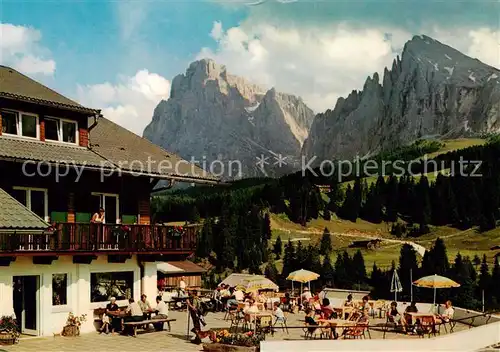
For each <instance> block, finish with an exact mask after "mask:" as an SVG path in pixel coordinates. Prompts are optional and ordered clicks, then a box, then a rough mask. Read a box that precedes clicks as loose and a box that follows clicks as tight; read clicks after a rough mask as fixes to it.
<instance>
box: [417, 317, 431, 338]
mask: <svg viewBox="0 0 500 352" xmlns="http://www.w3.org/2000/svg"><path fill="white" fill-rule="evenodd" d="M416 330H417V334H418V336H419V337H422V338H423V337H424V335H425V334H427V335H428V336H429V338H430V337H431V334H433V335H434V336H436V322H435V320H434V317H421V319H420V323H419V324H418V325H417V326H416Z"/></svg>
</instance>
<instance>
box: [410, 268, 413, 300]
mask: <svg viewBox="0 0 500 352" xmlns="http://www.w3.org/2000/svg"><path fill="white" fill-rule="evenodd" d="M410 299H411V302H413V269H410Z"/></svg>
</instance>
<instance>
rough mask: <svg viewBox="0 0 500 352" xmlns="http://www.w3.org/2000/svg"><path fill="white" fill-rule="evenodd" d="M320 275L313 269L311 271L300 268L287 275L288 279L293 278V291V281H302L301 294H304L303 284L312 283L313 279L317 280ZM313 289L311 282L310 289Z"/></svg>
mask: <svg viewBox="0 0 500 352" xmlns="http://www.w3.org/2000/svg"><path fill="white" fill-rule="evenodd" d="M318 277H319V274H316V273H314V272H312V271H309V270H304V269H300V270H296V271H294V272H291V273H290V275H288V276H287V278H286V279H287V280H291V281H292V291H293V282H294V281H297V282H300V284H301V285H300V291H301V292H300V294H301V295H302V284H304V283H306V282H307V283H310V282H311V281H313V280H316V279H318ZM310 289H311V285H310V284H309V290H310Z"/></svg>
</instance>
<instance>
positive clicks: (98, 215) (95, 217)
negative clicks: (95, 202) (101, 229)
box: [87, 207, 104, 224]
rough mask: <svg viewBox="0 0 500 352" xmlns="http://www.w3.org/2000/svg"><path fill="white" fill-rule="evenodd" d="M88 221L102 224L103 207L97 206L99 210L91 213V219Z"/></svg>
mask: <svg viewBox="0 0 500 352" xmlns="http://www.w3.org/2000/svg"><path fill="white" fill-rule="evenodd" d="M87 219H88V218H87ZM90 222H93V223H98V224H102V223H103V222H104V208H102V207H101V208H99V211H98V212H97V213H94V215H92V219H91V220H90Z"/></svg>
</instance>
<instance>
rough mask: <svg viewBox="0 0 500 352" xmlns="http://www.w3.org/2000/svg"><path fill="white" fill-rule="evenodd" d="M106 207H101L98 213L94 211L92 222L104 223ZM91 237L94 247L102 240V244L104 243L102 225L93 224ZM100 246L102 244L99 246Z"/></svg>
mask: <svg viewBox="0 0 500 352" xmlns="http://www.w3.org/2000/svg"><path fill="white" fill-rule="evenodd" d="M104 215H105V213H104V208H102V207H101V208H99V211H98V212H97V213H94V215H92V219H90V222H91V223H93V224H103V223H104ZM90 228H91V238H90V242H91V243H92V247H93V248H92V249H95V244H96V243H99V242H100V241H101V240H102V244H101V245H103V244H104V235H103V229H102V226H91V227H90ZM99 247H100V246H99Z"/></svg>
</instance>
